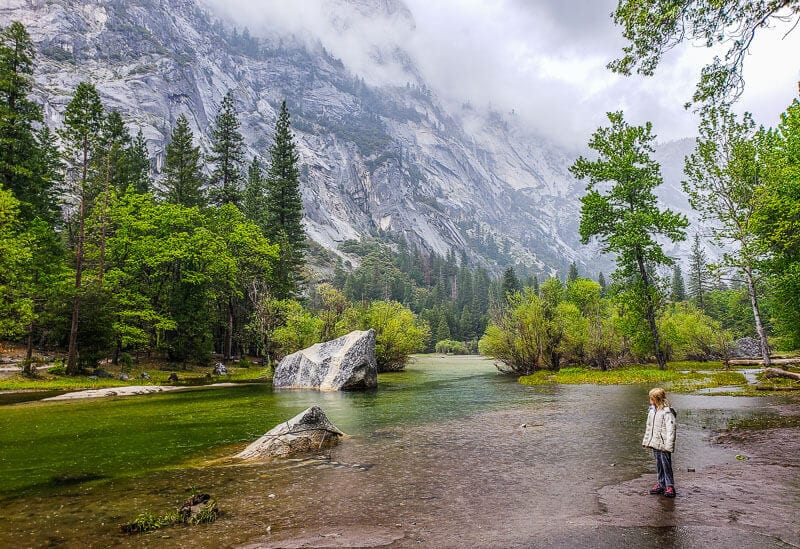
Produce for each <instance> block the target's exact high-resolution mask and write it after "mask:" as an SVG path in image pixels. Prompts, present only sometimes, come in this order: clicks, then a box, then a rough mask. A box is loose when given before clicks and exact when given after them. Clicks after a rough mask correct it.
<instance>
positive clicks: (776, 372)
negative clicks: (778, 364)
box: [764, 368, 800, 381]
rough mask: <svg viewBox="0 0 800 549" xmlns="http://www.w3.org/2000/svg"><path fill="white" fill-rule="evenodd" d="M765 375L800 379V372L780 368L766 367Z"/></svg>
mask: <svg viewBox="0 0 800 549" xmlns="http://www.w3.org/2000/svg"><path fill="white" fill-rule="evenodd" d="M764 376H765V377H786V378H789V379H793V380H795V381H800V374H796V373H794V372H787V371H786V370H781V369H780V368H764Z"/></svg>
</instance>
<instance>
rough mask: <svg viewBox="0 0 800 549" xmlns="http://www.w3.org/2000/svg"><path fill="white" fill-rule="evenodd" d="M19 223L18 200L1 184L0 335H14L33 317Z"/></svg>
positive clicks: (27, 252)
mask: <svg viewBox="0 0 800 549" xmlns="http://www.w3.org/2000/svg"><path fill="white" fill-rule="evenodd" d="M19 229H20V227H19V201H18V200H17V199H16V198H14V195H13V194H12V193H11V191H8V190H5V189H3V188H2V186H0V337H3V338H16V337H18V336H20V335H22V334H24V333H25V331H26V329H27V327H28V325H29V324H30V323H31V321H32V319H33V300H32V299H31V297H30V296H29V295H26V293H27V292H26V291H25V290H26V289H27V286H28V285H29V283H30V281H29V273H28V271H27V267H28V264H29V263H30V261H31V259H32V254H31V250H30V247H29V245H28V242H27V241H26V239H25V237H24V234H21V232H20V230H19Z"/></svg>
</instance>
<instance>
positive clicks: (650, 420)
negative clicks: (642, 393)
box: [642, 405, 675, 452]
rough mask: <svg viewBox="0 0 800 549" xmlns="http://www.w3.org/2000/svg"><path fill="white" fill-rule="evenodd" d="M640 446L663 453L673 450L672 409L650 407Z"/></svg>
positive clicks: (673, 427)
mask: <svg viewBox="0 0 800 549" xmlns="http://www.w3.org/2000/svg"><path fill="white" fill-rule="evenodd" d="M642 446H647V447H650V448H653V449H654V450H662V451H664V452H673V451H674V450H675V412H674V411H673V410H672V408H670V407H669V406H664V407H663V408H656V407H655V406H652V405H651V406H650V411H649V412H647V428H646V429H645V431H644V438H643V439H642Z"/></svg>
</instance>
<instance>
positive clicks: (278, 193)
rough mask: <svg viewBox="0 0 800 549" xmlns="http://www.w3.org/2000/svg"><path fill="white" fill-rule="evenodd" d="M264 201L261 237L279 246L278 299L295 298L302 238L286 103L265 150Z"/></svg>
mask: <svg viewBox="0 0 800 549" xmlns="http://www.w3.org/2000/svg"><path fill="white" fill-rule="evenodd" d="M269 153H270V165H269V170H268V171H267V196H266V200H265V204H264V207H265V210H266V216H265V224H264V230H265V234H266V235H267V236H268V237H269V238H270V240H272V241H273V242H277V243H278V244H279V245H280V252H279V255H278V262H277V265H276V272H275V284H276V292H277V295H278V297H295V296H297V295H298V294H299V292H300V288H301V285H302V279H303V276H302V267H303V265H304V263H305V250H306V243H305V240H306V235H305V230H304V229H303V224H302V220H303V200H302V197H301V196H300V176H299V172H298V165H297V164H298V157H297V151H296V150H295V146H294V141H293V137H292V134H291V128H290V120H289V111H288V110H287V109H286V101H284V102H283V103H282V104H281V111H280V113H279V114H278V120H277V122H276V123H275V142H274V143H273V145H272V147H271V148H270V150H269Z"/></svg>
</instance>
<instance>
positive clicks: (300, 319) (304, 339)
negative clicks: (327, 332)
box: [272, 299, 323, 357]
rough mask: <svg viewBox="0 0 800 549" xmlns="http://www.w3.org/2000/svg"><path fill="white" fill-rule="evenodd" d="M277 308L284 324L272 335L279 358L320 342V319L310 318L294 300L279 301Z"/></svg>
mask: <svg viewBox="0 0 800 549" xmlns="http://www.w3.org/2000/svg"><path fill="white" fill-rule="evenodd" d="M278 308H279V310H281V315H282V316H283V318H284V319H285V320H284V324H283V325H282V326H280V327H278V328H276V329H275V331H274V332H273V333H272V339H273V340H274V342H275V344H276V345H277V347H278V356H279V357H281V356H286V355H288V354H291V353H293V352H295V351H299V350H301V349H305V348H306V347H310V346H311V345H313V344H314V343H317V342H319V341H320V332H321V331H322V324H323V322H322V320H321V319H319V318H317V317H314V316H312V315H311V313H310V312H309V311H306V310H305V309H303V306H302V305H301V304H300V303H299V302H297V301H294V300H288V299H287V300H282V301H279V302H278Z"/></svg>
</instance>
